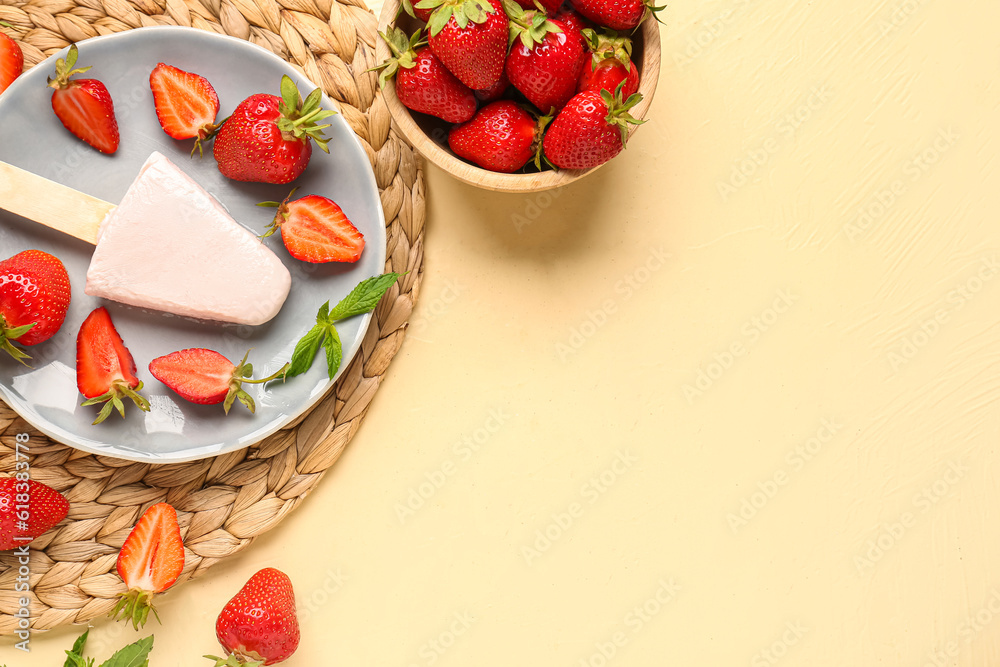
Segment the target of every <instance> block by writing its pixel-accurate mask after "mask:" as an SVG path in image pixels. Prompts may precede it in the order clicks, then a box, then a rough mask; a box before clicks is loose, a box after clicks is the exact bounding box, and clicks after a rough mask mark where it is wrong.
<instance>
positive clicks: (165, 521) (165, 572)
mask: <svg viewBox="0 0 1000 667" xmlns="http://www.w3.org/2000/svg"><path fill="white" fill-rule="evenodd" d="M116 569H117V570H118V576H120V577H121V578H122V581H124V582H125V585H126V586H128V592H127V593H122V594H121V597H120V598H119V600H118V604H116V605H115V608H114V609H112V610H111V614H110V616H111V617H112V618H114V619H115V620H116V621H117V620H119V619H124V620H125V622H126V623H131V624H132V627H133V628H135V629H136V630H138V629H139V628H141V627H142V626H143V625H145V624H146V618H147V617H148V616H149V612H150V610H152V612H153V614H154V615H155V616H156V620H160V616H159V614H157V613H156V609H155V607H153V596H154V595H156V594H157V593H162V592H163V591H165V590H167V589H168V588H170V587H171V586H173V585H174V582H176V581H177V577H179V576H180V574H181V572H182V571H183V570H184V541H183V540H182V539H181V529H180V526H178V524H177V512H176V510H174V508H173V507H172V506H170V505H169V504H167V503H157V504H156V505H153V506H151V507H150V508H149V509H147V510H146V511H145V512H144V513H143V515H142V516H141V517H139V521H138V522H137V523H136V524H135V527H134V528H133V529H132V532H130V533H129V534H128V537H127V538H125V544H123V545H122V548H121V551H120V552H118V562H117V564H116Z"/></svg>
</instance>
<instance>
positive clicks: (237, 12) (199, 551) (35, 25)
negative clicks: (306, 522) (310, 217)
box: [0, 0, 424, 635]
mask: <svg viewBox="0 0 1000 667" xmlns="http://www.w3.org/2000/svg"><path fill="white" fill-rule="evenodd" d="M0 21H5V22H7V23H9V24H11V25H12V26H13V28H0V29H2V30H3V31H4V32H6V33H7V34H8V35H10V36H12V37H14V39H16V40H17V41H18V42H19V43H20V45H21V48H22V50H23V51H24V57H25V66H26V67H29V66H31V65H34V64H36V63H38V62H39V61H41V60H43V59H44V58H46V57H47V56H49V55H51V54H52V53H55V52H56V51H58V50H60V49H62V48H64V47H66V46H68V45H69V43H70V42H77V41H80V40H82V39H86V38H88V37H94V36H97V35H102V34H108V33H114V32H121V31H123V30H130V29H132V28H138V27H141V26H152V25H183V26H192V27H195V28H200V29H203V30H210V31H214V32H218V33H223V34H228V35H233V36H236V37H240V38H242V39H246V40H249V41H251V42H253V43H255V44H257V45H259V46H262V47H264V48H265V49H268V50H270V51H273V52H274V53H276V54H278V55H279V56H281V57H282V58H284V59H285V60H287V61H288V62H290V63H291V64H292V65H293V66H295V67H297V68H298V69H300V70H301V71H302V72H303V73H304V74H305V75H306V76H307V77H309V79H310V80H312V81H314V82H316V83H318V84H320V85H322V86H323V88H324V89H325V90H326V92H327V93H328V94H329V95H330V96H331V97H332V98H334V99H336V100H338V101H339V102H340V105H341V112H342V113H343V116H344V119H345V120H346V121H347V122H348V124H350V126H351V127H352V128H354V131H355V132H356V133H357V135H358V137H359V138H360V140H361V145H362V146H363V147H364V149H365V152H366V153H367V155H368V159H369V160H370V161H371V164H372V168H373V169H374V171H375V179H376V181H377V182H378V186H379V191H380V194H381V198H382V207H383V209H384V210H385V219H386V223H387V230H386V231H387V237H388V253H387V260H386V270H387V271H397V272H400V273H402V272H405V271H409V273H408V274H407V275H406V276H404V277H403V278H402V279H401V281H400V283H398V284H397V285H396V286H394V287H393V288H392V289H391V291H390V292H389V293H388V294H387V295H386V296H385V298H384V299H383V300H382V302H381V303H380V304H379V307H378V308H377V310H376V311H375V317H374V318H373V320H372V323H371V326H370V327H369V329H368V334H367V335H366V336H365V339H364V342H363V344H362V349H361V351H360V352H359V353H358V354H357V356H356V357H355V358H354V360H353V361H352V363H351V364H350V366H349V367H348V369H347V370H346V372H345V373H344V374H343V375H342V377H341V379H340V380H339V381H338V382H337V384H336V385H335V387H334V388H333V389H332V390H331V392H330V393H329V394H328V395H327V396H326V397H325V398H324V399H323V400H322V401H321V402H319V403H318V404H317V405H316V406H315V408H313V409H312V410H311V411H310V412H309V413H308V414H306V415H305V416H303V417H302V418H300V419H299V420H298V421H297V422H296V423H295V424H292V425H291V426H289V427H288V428H286V429H284V430H282V431H279V432H278V433H276V434H275V435H273V436H271V437H269V438H266V439H265V440H263V441H261V442H259V443H258V444H256V445H253V446H251V447H248V448H246V449H243V450H240V451H236V452H232V453H230V454H225V455H222V456H218V457H215V458H210V459H204V460H201V461H195V462H191V463H179V464H170V465H151V464H148V463H133V462H130V461H124V460H120V459H114V458H108V457H104V456H94V455H92V454H87V453H85V452H81V451H78V450H75V449H72V448H70V447H67V446H65V445H61V444H59V443H56V442H53V441H51V440H47V439H46V438H45V437H44V436H43V435H42V434H40V433H38V432H37V431H34V430H33V429H31V428H30V427H29V426H28V425H27V424H26V423H25V422H24V421H23V420H21V419H20V418H19V417H18V416H17V415H16V414H15V413H14V412H13V411H12V410H10V409H9V408H8V407H7V406H6V405H4V404H3V403H0V434H2V435H0V475H5V474H9V473H11V472H12V471H13V470H14V444H15V436H16V434H18V433H25V432H27V433H30V437H31V443H32V447H31V457H32V458H31V474H32V478H33V479H35V480H37V481H39V482H43V483H45V484H48V485H49V486H51V487H53V488H55V489H57V490H58V491H60V492H62V493H63V494H64V495H65V496H66V498H68V499H69V501H70V511H69V516H68V517H67V518H66V519H65V520H63V522H62V523H60V524H59V525H58V526H57V527H56V528H54V529H52V530H50V531H49V532H48V533H46V534H45V535H44V536H42V537H41V538H39V539H37V540H35V541H34V542H32V543H31V549H32V551H31V568H30V571H31V574H30V583H31V598H32V603H31V606H30V611H31V624H32V627H33V628H34V629H35V630H45V629H50V628H54V627H57V626H60V625H64V624H68V623H86V622H87V621H88V620H90V619H93V618H97V617H101V616H104V615H106V614H107V613H108V611H109V610H110V609H111V608H112V607H113V606H114V604H115V596H116V595H117V594H118V593H120V592H122V591H123V590H124V585H123V584H122V582H121V580H120V579H119V578H118V576H117V574H115V571H114V568H115V560H116V557H117V553H118V549H119V548H120V547H121V544H122V543H123V542H124V541H125V537H126V536H127V535H128V533H129V530H130V529H131V527H132V525H133V524H134V523H135V521H136V520H137V519H138V517H139V515H140V514H141V513H142V512H143V511H144V510H145V509H146V508H147V507H148V506H149V505H151V504H153V503H157V502H160V501H167V502H169V503H171V504H172V505H173V506H174V507H176V508H177V510H178V514H179V517H180V522H181V531H182V534H183V536H184V544H185V547H186V548H187V562H186V563H185V568H184V573H183V574H182V575H181V578H180V580H179V583H182V582H184V581H186V580H187V579H190V578H193V577H198V576H200V575H201V574H202V573H204V572H205V570H207V569H208V568H209V567H211V566H212V565H213V564H215V563H216V562H217V561H218V560H220V559H222V558H225V557H227V556H231V555H233V554H235V553H237V552H239V551H241V550H242V549H244V548H246V547H247V546H249V545H250V543H251V542H253V540H254V538H255V537H256V536H258V535H260V534H261V533H264V532H265V531H268V530H270V529H271V528H273V527H274V526H276V525H277V524H278V523H279V522H280V521H281V520H282V519H283V518H284V517H285V515H286V514H288V512H290V511H291V510H292V509H294V508H295V506H296V505H298V503H299V502H300V501H301V500H302V499H303V498H304V497H305V496H306V495H307V494H308V493H309V492H310V491H311V490H312V489H313V488H314V487H315V485H316V484H317V483H318V482H319V481H320V479H321V478H322V477H323V474H324V472H325V471H326V470H327V469H328V468H329V467H330V466H332V465H333V464H334V463H335V462H336V460H337V459H338V458H339V457H340V454H341V453H342V452H343V450H344V447H345V446H346V445H347V443H348V441H349V440H350V439H351V437H352V436H353V435H354V434H355V432H356V431H357V430H358V427H359V426H360V424H361V421H362V420H363V419H364V416H365V413H366V412H367V410H368V406H369V404H370V403H371V400H372V398H373V397H374V395H375V391H376V390H377V389H378V387H379V383H380V382H381V380H382V376H383V374H384V373H385V371H386V368H387V367H388V365H389V362H390V360H391V359H392V358H393V356H394V355H395V354H396V352H397V351H398V350H399V347H400V345H401V344H402V342H403V336H404V333H405V329H406V322H407V319H408V318H409V316H410V311H411V309H412V307H413V303H414V300H415V299H416V296H417V291H418V289H419V285H420V279H421V275H422V267H423V227H424V181H423V172H422V168H421V164H420V161H419V159H418V158H417V156H416V155H415V154H414V153H413V151H412V149H411V148H410V147H409V146H408V145H407V144H406V143H405V142H404V141H403V140H402V139H401V138H400V137H399V136H398V135H397V134H396V132H395V131H394V130H393V129H392V128H391V127H390V117H389V110H388V108H387V107H386V105H385V103H384V101H383V100H382V97H381V94H380V93H379V92H378V88H377V85H376V75H375V73H372V72H367V71H366V70H367V69H368V68H370V67H372V66H373V65H374V64H375V62H374V57H375V56H374V45H375V40H376V39H377V38H378V36H377V34H376V19H375V16H374V15H373V14H372V13H370V12H369V11H368V9H367V8H366V7H365V5H364V2H363V1H362V0H338V1H337V2H333V1H332V0H280V1H278V2H275V1H274V0H200V1H199V0H31V1H30V2H23V1H22V0H0ZM17 572H18V564H17V562H16V558H15V557H14V556H13V555H12V552H6V553H3V554H0V634H5V635H6V634H12V633H13V631H14V629H15V627H16V624H17V619H16V618H15V617H14V616H13V615H12V614H14V613H15V612H16V611H17V610H18V608H19V603H18V599H19V598H20V597H22V596H23V595H24V594H23V593H18V592H15V582H16V579H17Z"/></svg>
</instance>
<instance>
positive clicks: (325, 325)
mask: <svg viewBox="0 0 1000 667" xmlns="http://www.w3.org/2000/svg"><path fill="white" fill-rule="evenodd" d="M400 275H401V274H399V273H386V274H383V275H381V276H374V277H372V278H367V279H365V280H362V281H361V282H360V283H358V285H357V286H356V287H355V288H354V289H353V290H351V293H350V294H348V295H347V296H345V297H344V298H343V299H342V300H341V301H340V303H338V304H337V305H336V306H334V307H333V309H332V310H331V309H330V302H329V301H327V302H326V303H324V304H323V305H322V306H320V307H319V312H318V313H317V314H316V325H315V326H314V327H313V328H312V329H310V330H309V332H308V333H307V334H306V335H305V336H303V337H302V338H301V339H300V340H299V342H298V343H296V344H295V350H294V351H293V352H292V361H291V363H290V364H289V366H288V371H287V372H286V373H285V377H289V376H295V375H301V374H302V373H305V372H306V371H307V370H309V368H310V367H312V364H313V361H314V360H315V359H316V353H317V352H319V346H320V345H323V347H324V348H325V350H326V365H327V371H328V372H329V374H330V379H331V380H332V379H333V378H334V376H335V375H336V374H337V370H338V369H339V368H340V363H341V361H343V356H344V352H343V344H342V343H341V342H340V334H339V333H337V328H336V327H335V326H334V322H337V321H339V320H346V319H347V318H348V317H354V316H355V315H361V314H362V313H369V312H371V311H373V310H375V306H377V305H378V302H379V301H380V300H381V299H382V297H383V296H384V295H385V293H386V292H387V291H388V290H389V288H390V287H392V286H393V284H395V282H396V281H397V280H398V279H399V276H400Z"/></svg>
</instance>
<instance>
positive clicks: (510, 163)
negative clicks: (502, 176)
mask: <svg viewBox="0 0 1000 667" xmlns="http://www.w3.org/2000/svg"><path fill="white" fill-rule="evenodd" d="M537 128H538V123H536V122H535V119H534V118H532V117H531V115H530V114H528V112H526V111H525V110H524V109H522V108H521V107H519V106H518V105H517V104H515V103H514V102H511V101H510V100H500V101H499V102H493V103H492V104H490V105H488V106H485V107H483V108H482V109H480V111H479V113H477V114H476V115H475V116H474V117H473V119H472V120H470V121H469V122H468V123H465V124H463V125H456V126H455V127H453V128H452V129H451V132H450V133H449V134H448V145H449V146H450V147H451V150H453V151H454V152H455V154H456V155H458V156H459V157H463V158H465V159H466V160H469V161H471V162H474V163H476V164H478V165H479V166H480V167H483V168H484V169H489V170H491V171H499V172H504V173H511V172H515V171H517V170H518V169H520V168H521V167H523V166H524V165H525V164H527V162H528V161H529V160H530V159H531V158H532V157H534V155H535V137H536V130H537Z"/></svg>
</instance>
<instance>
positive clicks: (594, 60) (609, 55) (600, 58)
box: [577, 28, 639, 99]
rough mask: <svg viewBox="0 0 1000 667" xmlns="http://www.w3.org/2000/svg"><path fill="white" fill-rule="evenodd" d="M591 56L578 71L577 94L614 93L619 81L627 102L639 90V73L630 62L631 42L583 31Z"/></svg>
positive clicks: (591, 31) (612, 34)
mask: <svg viewBox="0 0 1000 667" xmlns="http://www.w3.org/2000/svg"><path fill="white" fill-rule="evenodd" d="M581 34H582V36H583V38H584V41H585V42H586V44H587V48H588V49H589V51H590V57H589V58H587V59H586V60H585V64H584V66H583V70H582V71H581V72H580V81H579V84H578V86H577V91H578V92H583V91H584V90H596V91H598V92H600V91H601V90H607V91H609V92H611V93H614V92H615V91H616V90H617V89H618V84H620V83H621V82H622V81H624V82H625V86H624V87H623V88H622V98H624V99H628V97H629V96H630V95H632V93H635V92H637V91H638V90H639V72H638V71H637V70H636V68H635V65H634V64H633V63H632V40H631V39H629V38H628V37H620V36H619V35H618V33H616V32H614V31H608V30H605V31H595V30H591V29H590V28H585V29H584V30H583V32H582V33H581Z"/></svg>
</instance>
